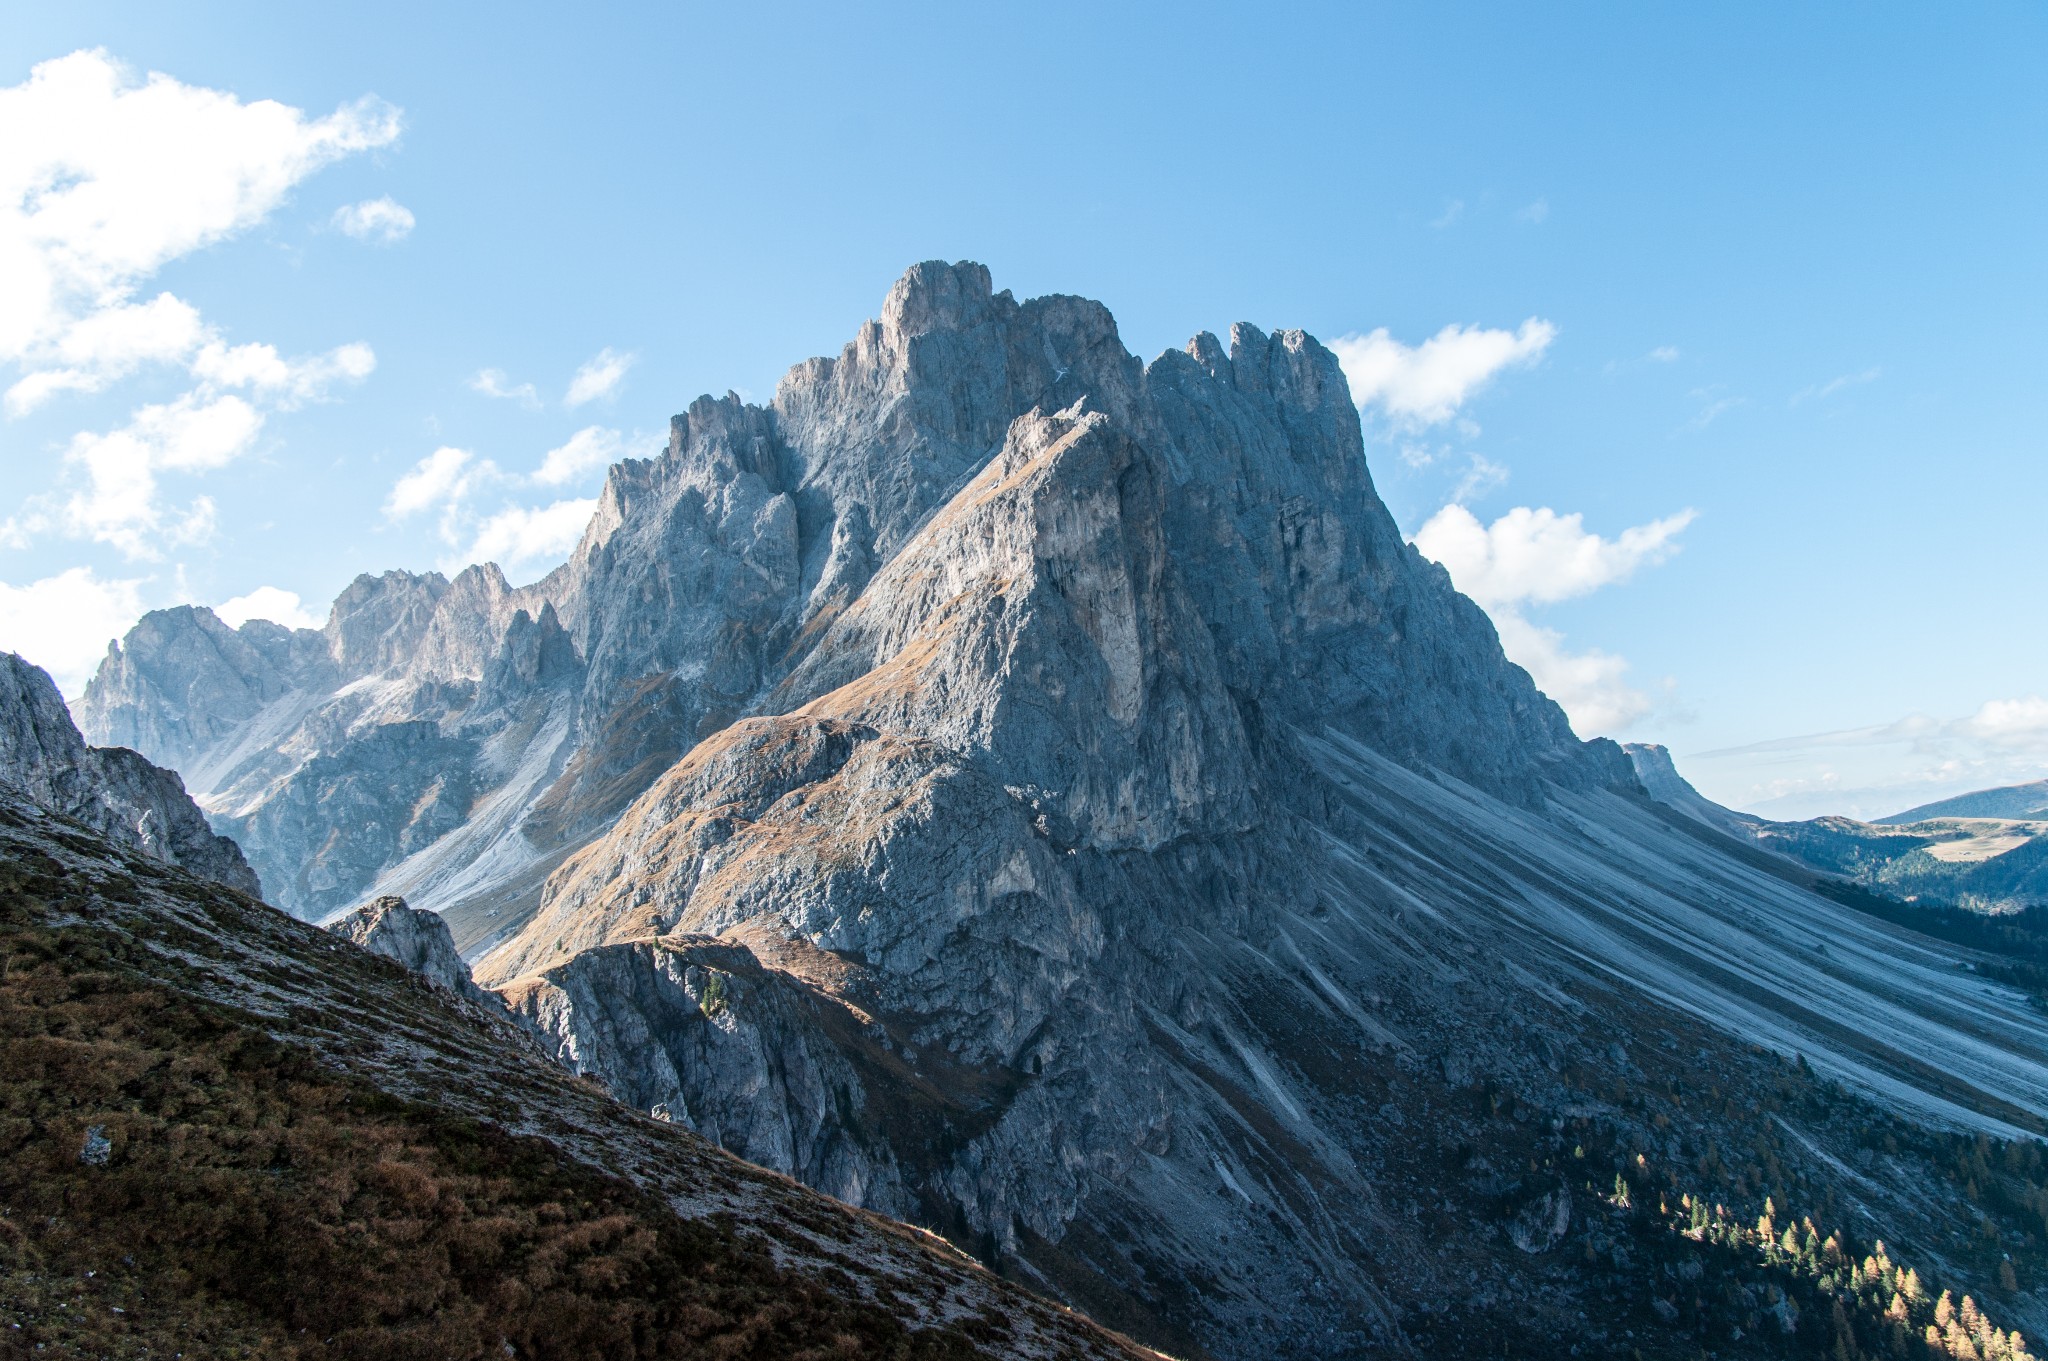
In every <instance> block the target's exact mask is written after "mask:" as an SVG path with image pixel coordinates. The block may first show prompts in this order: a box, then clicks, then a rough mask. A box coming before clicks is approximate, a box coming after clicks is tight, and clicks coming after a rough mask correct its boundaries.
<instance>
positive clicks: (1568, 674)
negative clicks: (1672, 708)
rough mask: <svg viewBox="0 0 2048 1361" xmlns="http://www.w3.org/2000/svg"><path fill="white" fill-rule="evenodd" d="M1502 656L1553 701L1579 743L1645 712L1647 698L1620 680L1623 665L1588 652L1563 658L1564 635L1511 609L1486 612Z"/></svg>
mask: <svg viewBox="0 0 2048 1361" xmlns="http://www.w3.org/2000/svg"><path fill="white" fill-rule="evenodd" d="M1490 613H1491V615H1492V618H1493V626H1494V629H1495V631H1496V632H1498V633H1499V634H1500V647H1501V651H1503V652H1505V653H1507V655H1508V660H1509V661H1511V662H1513V663H1514V664H1515V665H1516V666H1519V667H1521V668H1522V669H1523V670H1524V671H1527V672H1528V673H1529V675H1530V677H1531V679H1533V680H1534V681H1535V682H1536V688H1537V689H1539V690H1541V691H1542V692H1543V693H1544V694H1546V695H1549V696H1550V697H1551V698H1552V699H1554V700H1556V701H1557V705H1558V707H1559V708H1560V709H1563V710H1564V712H1565V717H1567V718H1569V719H1571V721H1572V729H1573V731H1575V732H1577V733H1578V734H1579V735H1580V736H1582V737H1591V736H1596V735H1598V734H1602V733H1616V732H1621V731H1623V730H1624V729H1626V728H1627V727H1628V726H1629V725H1630V724H1631V723H1634V722H1635V721H1636V720H1637V719H1639V718H1641V717H1643V715H1645V714H1647V713H1649V712H1650V710H1651V708H1652V707H1653V706H1652V705H1651V702H1650V697H1649V696H1648V695H1646V694H1644V693H1643V692H1642V691H1640V690H1638V689H1636V688H1635V687H1634V686H1632V685H1630V684H1629V683H1628V682H1627V681H1625V680H1623V679H1622V676H1623V674H1624V673H1625V672H1626V671H1627V670H1628V662H1627V660H1625V659H1624V658H1621V657H1617V656H1614V655H1613V654H1612V653H1607V652H1602V651H1600V650H1599V649H1598V648H1591V649H1588V650H1587V651H1585V652H1567V651H1566V650H1565V646H1564V635H1563V634H1561V633H1559V632H1558V631H1557V630H1556V629H1549V628H1544V627H1542V626H1541V625H1539V624H1532V623H1530V622H1529V621H1528V620H1527V619H1525V618H1523V617H1522V616H1521V615H1520V614H1517V613H1516V612H1515V611H1513V610H1511V609H1498V608H1496V609H1494V610H1492V611H1490Z"/></svg>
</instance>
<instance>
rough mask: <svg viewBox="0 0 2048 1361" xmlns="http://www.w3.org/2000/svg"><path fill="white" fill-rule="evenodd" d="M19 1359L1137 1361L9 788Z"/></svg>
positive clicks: (428, 996) (2, 1057)
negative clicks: (1095, 1360) (996, 1359)
mask: <svg viewBox="0 0 2048 1361" xmlns="http://www.w3.org/2000/svg"><path fill="white" fill-rule="evenodd" d="M0 960H4V962H5V965H6V967H5V969H4V970H0V1155H4V1156H0V1204H4V1206H5V1207H6V1213H5V1215H4V1216H0V1354H4V1355H8V1356H16V1355H19V1356H23V1357H27V1356H37V1357H43V1356H60V1357H61V1356H124V1357H126V1356H170V1355H173V1354H182V1355H186V1356H197V1355H204V1356H211V1357H230V1356H249V1357H255V1356H261V1357H336V1358H343V1357H346V1358H361V1361H393V1359H394V1358H420V1359H421V1361H425V1359H426V1358H430V1357H431V1358H437V1359H438V1358H492V1359H493V1361H495V1359H496V1358H500V1357H505V1356H519V1357H543V1358H544V1357H555V1358H565V1359H567V1358H576V1359H578V1361H580V1359H581V1358H589V1357H597V1356H603V1357H607V1358H631V1357H699V1356H730V1357H760V1358H769V1357H805V1358H819V1357H855V1356H858V1357H898V1358H931V1359H933V1361H937V1359H938V1358H953V1357H959V1358H966V1357H976V1356H991V1357H993V1356H1001V1357H1026V1356H1028V1357H1042V1358H1055V1357H1061V1358H1083V1357H1105V1358H1107V1357H1125V1358H1135V1357H1139V1356H1148V1355H1152V1353H1149V1352H1145V1351H1144V1350H1143V1349H1140V1348H1136V1347H1133V1346H1131V1345H1130V1344H1128V1343H1126V1342H1124V1341H1122V1340H1121V1339H1118V1338H1115V1337H1113V1336H1110V1335H1109V1334H1107V1333H1104V1332H1103V1331H1101V1330H1099V1329H1097V1328H1095V1327H1093V1326H1092V1325H1090V1324H1089V1323H1088V1322H1087V1321H1086V1320H1084V1319H1081V1318H1079V1317H1078V1316H1076V1315H1073V1314H1071V1313H1068V1312H1066V1311H1064V1310H1061V1309H1059V1308H1057V1307H1055V1306H1052V1305H1049V1304H1047V1303H1045V1302H1044V1301H1042V1300H1038V1299H1035V1298H1032V1297H1030V1296H1028V1295H1026V1294H1025V1293H1024V1292H1022V1291H1020V1290H1018V1289H1016V1288H1015V1287H1013V1286H1010V1285H1008V1284H1006V1283H1004V1282H1001V1281H999V1280H996V1279H995V1278H993V1277H991V1276H990V1275H989V1274H988V1273H987V1272H985V1271H982V1270H980V1269H979V1268H977V1267H975V1266H973V1265H972V1264H971V1263H969V1262H968V1261H967V1260H966V1259H964V1258H963V1257H961V1256H960V1255H959V1254H957V1253H955V1252H953V1251H952V1250H950V1249H947V1248H944V1247H943V1246H941V1245H938V1244H937V1243H936V1242H935V1240H931V1239H929V1238H928V1237H926V1236H923V1235H919V1234H916V1233H914V1232H912V1231H910V1230H907V1229H905V1228H903V1227H902V1226H900V1225H897V1224H893V1223H890V1222H888V1221H886V1220H883V1219H881V1218H879V1217H877V1216H874V1215H870V1214H865V1213H861V1212H858V1211H853V1210H849V1209H847V1208H846V1207H845V1206H843V1205H840V1204H838V1203H836V1202H834V1201H830V1200H828V1199H826V1198H825V1197H823V1196H819V1195H817V1194H815V1193H813V1192H809V1191H805V1190H803V1189H801V1188H799V1187H796V1186H793V1185H791V1184H790V1183H789V1182H787V1181H785V1180H783V1179H781V1178H779V1177H775V1176H772V1175H769V1174H766V1173H763V1172H761V1171H759V1170H758V1169H755V1168H751V1167H748V1166H746V1165H745V1164H742V1163H740V1162H738V1161H736V1160H734V1159H733V1158H731V1157H729V1156H727V1155H725V1154H723V1153H720V1152H719V1151H718V1150H716V1149H715V1148H713V1147H711V1146H710V1145H708V1144H706V1143H705V1142H704V1141H702V1140H701V1139H699V1138H697V1137H696V1136H695V1135H693V1134H691V1133H689V1132H687V1131H685V1130H682V1129H680V1128H677V1127H675V1126H673V1125H669V1124H664V1123H662V1122H660V1121H657V1120H651V1119H648V1118H646V1117H645V1116H641V1115H636V1114H634V1113H632V1112H630V1111H628V1110H626V1109H624V1108H622V1107H620V1106H618V1105H617V1104H616V1103H614V1102H612V1101H611V1100H610V1099H609V1098H607V1097H605V1096H603V1095H601V1094H599V1093H598V1092H596V1091H595V1090H593V1089H592V1088H591V1087H589V1086H588V1085H587V1084H584V1083H579V1082H576V1081H574V1080H572V1079H570V1078H569V1077H567V1076H566V1075H565V1074H563V1073H562V1072H561V1070H560V1069H558V1068H557V1067H555V1066H554V1065H553V1064H550V1063H548V1062H546V1061H545V1060H544V1059H542V1058H541V1057H540V1056H539V1055H538V1054H536V1053H534V1052H533V1051H532V1049H531V1047H530V1044H529V1043H528V1041H527V1040H526V1038H525V1036H524V1035H523V1034H522V1033H521V1032H520V1031H519V1030H518V1029H517V1028H516V1027H514V1026H513V1025H512V1024H511V1023H510V1021H509V1020H508V1019H506V1018H505V1017H504V1015H503V1013H502V1012H501V1011H499V1010H498V1009H497V1008H496V1007H495V1006H492V1007H484V1006H481V1005H474V1004H468V1003H464V1002H461V1001H459V1000H458V999H457V998H456V997H455V996H453V995H451V994H450V993H449V992H448V991H446V990H444V989H443V988H441V987H438V986H429V985H428V984H426V983H424V982H422V981H420V980H418V979H416V978H414V977H413V976H412V975H411V974H409V973H407V972H406V971H405V970H404V969H403V968H401V967H400V966H399V965H397V964H395V963H393V962H391V961H388V960H385V959H382V958H379V957H377V956H375V955H372V954H370V953H368V952H367V951H364V950H360V949H358V948H356V947H355V946H353V945H349V944H346V943H344V942H343V941H342V940H340V939H338V938H337V937H335V936H332V935H329V934H327V933H324V932H321V931H318V930H316V929H314V928H312V927H309V926H306V925H304V924H301V923H298V922H295V921H293V920H291V919H290V918H289V917H286V916H284V915H283V914H281V913H278V912H276V911H275V910H273V909H271V908H269V907H266V906H264V905H263V904H261V903H258V902H256V901H254V900H253V899H251V898H248V897H247V896H245V895H242V894H238V893H233V892H230V891H228V890H225V889H223V888H221V887H219V886H218V885H215V884H212V883H209V882H207V881H203V880H200V879H196V878H193V877H191V876H189V875H187V874H184V873H182V872H180V871H178V870H176V869H174V868H170V867H167V866H164V865H162V864H161V863H160V862H158V861H155V860H153V859H149V858H145V857H143V856H140V855H136V854H133V853H124V852H122V851H120V850H117V849H116V848H115V847H113V846H111V845H108V844H107V843H105V842H102V841H100V840H98V839H97V838H96V837H94V836H92V835H91V834H89V833H88V832H87V831H86V829H85V828H84V827H82V826H80V825H78V824H76V823H73V822H70V821H68V820H66V819H62V818H59V817H56V816H54V815H52V814H50V813H48V812H45V811H44V810H42V809H40V808H38V807H36V806H35V805H33V804H31V803H29V802H27V801H26V800H24V799H21V798H20V797H19V796H17V795H15V794H13V793H11V792H7V791H0Z"/></svg>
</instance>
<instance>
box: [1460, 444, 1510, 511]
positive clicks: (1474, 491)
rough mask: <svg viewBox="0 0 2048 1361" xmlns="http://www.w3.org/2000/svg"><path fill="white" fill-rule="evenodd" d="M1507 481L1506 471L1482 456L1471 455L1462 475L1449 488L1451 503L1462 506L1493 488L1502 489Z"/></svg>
mask: <svg viewBox="0 0 2048 1361" xmlns="http://www.w3.org/2000/svg"><path fill="white" fill-rule="evenodd" d="M1507 481H1508V470H1507V468H1506V467H1504V466H1503V465H1501V464H1499V463H1495V462H1494V461H1493V460H1492V459H1490V458H1487V457H1486V456H1485V455H1484V454H1472V455H1470V457H1469V461H1468V462H1467V463H1466V465H1465V472H1464V475H1463V476H1461V477H1460V478H1459V479H1458V482H1457V485H1456V486H1454V487H1452V488H1451V503H1452V504H1453V505H1460V506H1462V505H1464V504H1465V503H1466V502H1468V501H1473V500H1477V499H1478V498H1479V497H1481V496H1484V495H1486V493H1488V492H1490V491H1493V490H1494V489H1495V488H1498V487H1504V486H1506V485H1507Z"/></svg>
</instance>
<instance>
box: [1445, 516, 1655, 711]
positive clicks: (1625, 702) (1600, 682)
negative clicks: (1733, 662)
mask: <svg viewBox="0 0 2048 1361" xmlns="http://www.w3.org/2000/svg"><path fill="white" fill-rule="evenodd" d="M1693 519H1694V513H1693V512H1692V511H1690V510H1684V511H1680V512H1679V513H1678V514H1676V515H1669V516H1666V517H1665V518H1663V519H1661V520H1653V521H1651V522H1650V523H1649V524H1646V525H1638V526H1636V527H1635V528H1633V529H1625V530H1623V531H1622V532H1621V534H1620V536H1619V537H1617V538H1614V539H1605V538H1602V537H1601V536H1600V535H1598V534H1593V533H1589V532H1587V530H1586V527H1585V521H1584V518H1583V517H1582V516H1580V515H1577V514H1572V515H1559V514H1558V513H1557V512H1556V511H1554V510H1551V509H1549V508H1548V507H1544V508H1541V509H1531V508H1530V507H1528V506H1517V507H1516V508H1515V509H1513V510H1511V511H1509V512H1508V513H1507V514H1505V515H1503V516H1501V517H1500V518H1499V519H1497V520H1495V521H1494V522H1493V523H1492V524H1491V525H1482V524H1480V523H1479V520H1478V519H1477V517H1475V516H1474V515H1473V514H1472V512H1471V511H1469V510H1467V509H1465V507H1463V506H1461V505H1457V504H1455V503H1454V504H1452V505H1448V506H1445V507H1444V508H1443V509H1442V510H1440V511H1438V512H1437V513H1436V514H1435V515H1433V516H1431V517H1430V518H1429V521H1428V523H1426V524H1424V525H1423V526H1422V528H1421V529H1420V530H1419V531H1417V532H1416V535H1415V547H1416V548H1417V549H1418V550H1420V551H1421V553H1422V555H1423V556H1424V557H1427V558H1430V559H1433V560H1434V561H1436V562H1439V563H1442V564H1443V566H1444V569H1445V570H1446V571H1448V572H1449V573H1450V574H1451V581H1452V582H1453V584H1455V585H1456V586H1457V588H1458V589H1459V590H1461V591H1463V592H1464V593H1465V594H1466V595H1468V596H1470V597H1472V599H1473V600H1474V601H1476V602H1477V603H1478V604H1479V605H1480V606H1482V607H1483V608H1484V609H1485V610H1486V612H1487V613H1488V614H1489V615H1491V616H1492V618H1493V623H1494V627H1495V629H1496V630H1498V631H1499V633H1500V641H1501V649H1502V650H1503V651H1505V652H1506V653H1507V655H1508V658H1509V660H1511V661H1513V662H1514V663H1515V664H1516V665H1518V666H1520V667H1522V668H1523V669H1524V670H1526V671H1527V672H1528V673H1529V674H1530V675H1531V676H1532V677H1534V678H1535V681H1536V684H1537V687H1538V688H1539V689H1541V690H1542V691H1543V692H1544V693H1545V694H1547V695H1549V696H1550V697H1551V698H1552V699H1554V700H1556V701H1557V702H1558V704H1559V705H1560V706H1561V707H1562V708H1563V709H1564V711H1565V713H1566V715H1567V716H1568V717H1569V718H1570V719H1571V721H1572V726H1573V727H1574V728H1575V729H1576V730H1577V731H1578V732H1579V733H1581V734H1582V735H1591V734H1594V733H1612V732H1618V731H1620V730H1621V729H1623V728H1625V727H1626V726H1627V725H1628V724H1630V723H1632V722H1634V721H1636V720H1637V719H1639V718H1641V717H1642V716H1643V715H1645V714H1647V713H1648V712H1649V711H1650V709H1651V707H1652V706H1651V702H1650V699H1649V697H1648V696H1647V695H1645V694H1643V693H1642V692H1641V691H1639V690H1636V689H1634V688H1633V687H1631V686H1630V685H1628V684H1627V682H1626V681H1625V680H1623V673H1624V672H1625V671H1626V670H1627V669H1628V662H1627V661H1626V660H1624V659H1623V658H1621V657H1617V656H1614V655H1612V654H1610V653H1606V652H1601V651H1599V650H1597V649H1595V650H1590V651H1586V652H1580V653H1572V652H1568V651H1566V650H1565V646H1564V637H1563V635H1561V634H1559V633H1558V632H1557V631H1556V630H1554V629H1548V628H1544V627H1542V626H1541V625H1538V624H1534V623H1531V622H1530V621H1529V619H1528V618H1527V617H1526V616H1525V615H1524V614H1523V609H1524V607H1526V606H1529V605H1547V604H1554V603H1556V602H1557V601H1560V600H1570V599H1572V598H1574V597H1576V596H1582V595H1586V594H1588V593H1590V592H1592V591H1597V590H1599V589H1600V588H1601V587H1603V586H1611V585H1614V584H1616V583H1618V582H1623V581H1626V580H1628V579H1629V578H1630V577H1631V576H1633V575H1635V573H1636V570H1637V569H1638V568H1641V567H1646V566H1653V565H1655V564H1656V563H1659V562H1662V561H1664V560H1665V559H1666V558H1668V557H1670V556H1671V555H1672V554H1673V553H1676V552H1677V551H1678V543H1677V539H1678V535H1679V534H1680V533H1681V532H1682V531H1683V530H1684V529H1685V527H1686V526H1687V525H1689V524H1691V523H1692V521H1693Z"/></svg>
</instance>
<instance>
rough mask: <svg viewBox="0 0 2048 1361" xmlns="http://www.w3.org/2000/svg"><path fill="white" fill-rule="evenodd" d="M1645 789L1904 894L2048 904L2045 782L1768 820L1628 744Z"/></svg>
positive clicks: (1773, 845) (1999, 908) (1803, 858)
mask: <svg viewBox="0 0 2048 1361" xmlns="http://www.w3.org/2000/svg"><path fill="white" fill-rule="evenodd" d="M1627 750H1628V753H1629V756H1630V758H1631V759H1632V760H1633V761H1634V763H1635V767H1636V773H1637V775H1638V776H1639V777H1641V779H1642V781H1643V785H1644V787H1645V788H1646V789H1648V790H1649V792H1650V794H1651V795H1652V797H1654V798H1656V799H1657V800H1658V801H1659V802H1662V803H1665V804H1668V805H1669V806H1671V807H1673V808H1676V809H1678V810H1680V811H1681V812H1684V813H1685V814H1686V815H1687V816H1689V817H1692V818H1694V819H1696V820H1698V821H1700V822H1702V823H1704V824H1706V825H1708V826H1711V827H1714V828H1716V829H1717V830H1720V831H1724V832H1728V833H1730V834H1731V835H1734V836H1737V837H1739V838H1741V839H1743V840H1746V841H1749V842H1750V843H1752V844H1754V845H1756V846H1759V847H1761V848H1763V849H1765V850H1769V851H1773V852H1776V853H1778V854H1780V855H1784V856H1786V857H1788V858H1790V859H1792V860H1795V861H1797V862H1799V863H1801V864H1804V865H1808V866H1811V867H1812V868H1814V869H1817V870H1820V871H1823V872H1824V873H1827V874H1830V875H1837V876H1840V877H1841V878H1844V879H1847V880H1849V881H1852V882H1854V883H1858V884H1861V885H1864V886H1865V887H1868V888H1871V889H1874V890H1877V891H1878V892H1881V893H1884V894H1888V895H1890V896H1893V897H1897V898H1901V899H1903V900H1905V901H1908V902H1917V901H1922V900H1925V901H1928V902H1930V903H1934V904H1946V905H1954V906H1959V907H1963V908H1966V909H1975V910H1979V911H1990V912H2012V911H2016V910H2019V909H2023V908H2030V907H2040V908H2041V909H2042V910H2043V911H2044V912H2048V781H2039V782H2036V783H2033V784H2022V785H2010V786H2007V787H2005V788H2001V789H1984V790H1978V791H1976V792H1975V793H1970V794H1962V795H1958V796H1956V797H1955V798H1950V799H1943V800H1941V801H1940V802H1938V803H1930V804H1925V805H1923V806H1921V807H1919V808H1911V809H1908V810H1906V811H1905V812H1903V813H1896V814H1893V815H1892V816H1891V817H1887V818H1881V819H1878V820H1877V821H1875V822H1858V821H1856V820H1855V819H1854V818H1842V817H1825V818H1812V819H1809V820H1807V821H1805V822H1774V821H1772V820H1770V819H1768V818H1760V817H1755V816H1752V815H1750V814H1747V813H1738V812H1735V811H1734V810H1733V809H1728V808H1723V807H1721V806H1720V805H1719V804H1715V803H1711V802H1709V801H1708V800H1707V799H1705V798H1704V797H1702V796H1701V795H1700V794H1699V793H1698V792H1697V791H1696V790H1694V789H1693V787H1692V786H1691V785H1690V784H1688V783H1687V782H1686V781H1685V780H1684V778H1683V777H1681V776H1680V775H1679V774H1678V771H1677V769H1676V768H1675V767H1674V766H1673V764H1672V761H1671V756H1670V753H1669V752H1667V751H1665V749H1664V748H1662V747H1659V746H1654V745H1634V744H1632V745H1630V746H1629V747H1628V748H1627Z"/></svg>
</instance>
